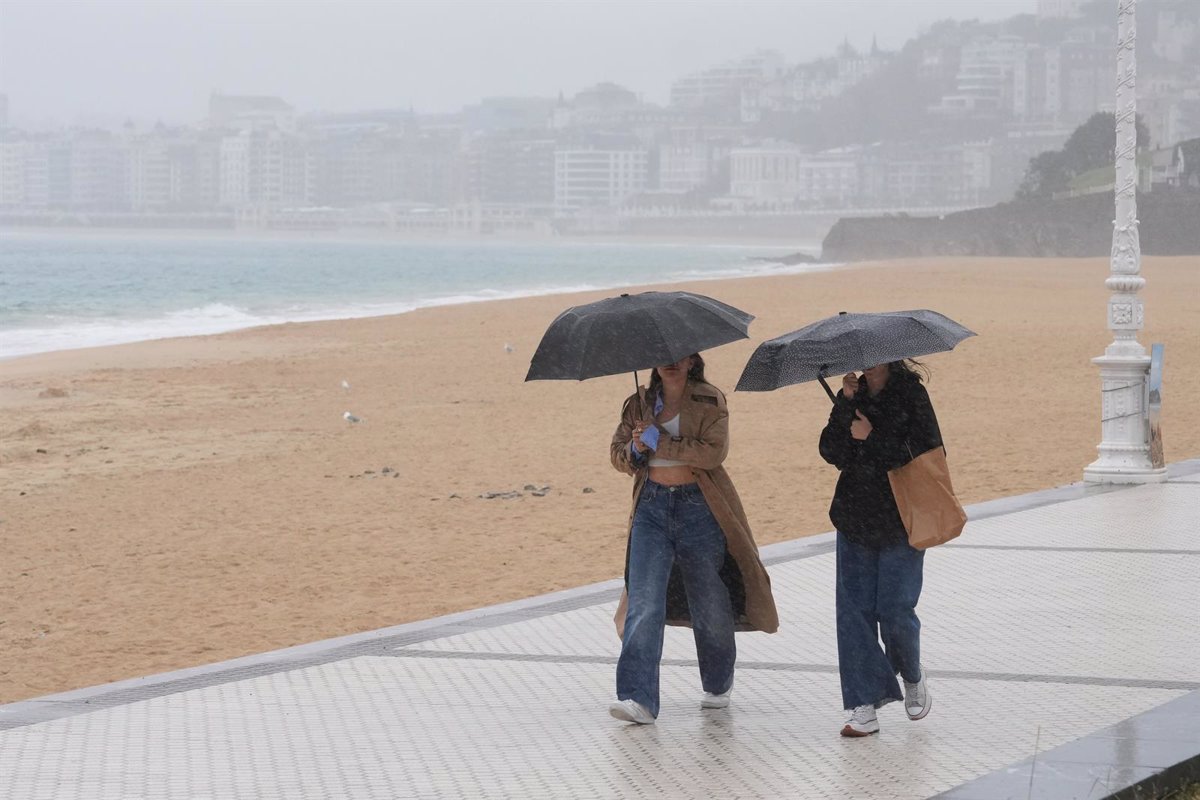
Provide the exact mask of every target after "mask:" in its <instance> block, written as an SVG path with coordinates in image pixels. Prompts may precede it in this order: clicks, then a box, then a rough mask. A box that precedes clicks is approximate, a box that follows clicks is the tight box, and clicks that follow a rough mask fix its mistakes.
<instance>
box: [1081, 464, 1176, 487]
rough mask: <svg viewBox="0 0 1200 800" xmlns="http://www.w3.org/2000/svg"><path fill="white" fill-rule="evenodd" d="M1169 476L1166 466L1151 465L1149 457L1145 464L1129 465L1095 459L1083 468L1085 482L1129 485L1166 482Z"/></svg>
mask: <svg viewBox="0 0 1200 800" xmlns="http://www.w3.org/2000/svg"><path fill="white" fill-rule="evenodd" d="M1167 477H1168V476H1167V469H1166V467H1158V468H1155V467H1153V466H1151V465H1150V459H1149V458H1148V457H1147V458H1146V463H1145V464H1144V465H1142V464H1136V463H1135V464H1130V465H1129V466H1119V465H1116V464H1112V463H1111V462H1110V463H1103V464H1102V463H1101V462H1100V461H1095V462H1093V463H1091V464H1089V465H1088V466H1087V467H1085V468H1084V470H1083V480H1084V483H1109V484H1128V485H1133V484H1143V483H1166V481H1167Z"/></svg>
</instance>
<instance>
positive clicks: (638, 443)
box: [632, 420, 650, 455]
mask: <svg viewBox="0 0 1200 800" xmlns="http://www.w3.org/2000/svg"><path fill="white" fill-rule="evenodd" d="M644 430H646V423H644V422H642V421H641V420H638V422H637V423H635V424H634V426H633V440H632V441H633V449H634V450H637V451H638V452H639V453H641V454H643V455H644V454H645V453H646V451H647V450H649V449H650V448H649V447H647V446H646V443H645V442H643V441H642V431H644Z"/></svg>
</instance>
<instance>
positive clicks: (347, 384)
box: [342, 380, 350, 392]
mask: <svg viewBox="0 0 1200 800" xmlns="http://www.w3.org/2000/svg"><path fill="white" fill-rule="evenodd" d="M342 388H343V389H345V390H346V391H347V392H348V391H350V381H348V380H343V381H342Z"/></svg>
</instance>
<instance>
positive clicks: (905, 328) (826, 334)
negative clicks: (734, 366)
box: [737, 309, 975, 392]
mask: <svg viewBox="0 0 1200 800" xmlns="http://www.w3.org/2000/svg"><path fill="white" fill-rule="evenodd" d="M974 335H975V333H974V331H970V330H968V329H966V328H964V327H963V326H962V325H959V324H958V323H957V322H955V321H954V320H952V319H950V318H949V317H945V316H943V315H941V314H939V313H937V312H936V311H929V310H928V309H921V310H917V311H886V312H882V313H877V314H847V313H846V312H844V311H843V312H842V313H841V314H838V315H837V316H834V317H826V318H825V319H823V320H821V321H820V322H814V323H813V324H812V325H808V326H806V327H804V328H801V329H800V330H798V331H792V332H791V333H787V334H784V335H783V336H778V337H776V338H774V339H770V340H768V341H765V342H763V343H762V344H760V345H759V346H758V349H756V350H755V351H754V354H753V355H751V356H750V360H749V361H748V362H747V363H746V368H745V369H744V370H742V377H741V378H740V379H739V380H738V384H737V389H738V390H739V391H743V392H769V391H771V390H772V389H778V388H779V387H781V386H790V385H791V384H793V383H803V382H804V381H812V380H821V382H822V384H824V380H823V379H824V377H825V376H826V375H841V374H843V373H846V372H858V371H859V370H864V369H867V368H869V367H873V366H875V365H877V364H886V363H889V362H892V361H900V360H901V359H905V358H915V357H917V356H923V355H928V354H929V353H940V352H943V351H946V350H951V349H953V347H954V345H956V344H958V343H959V342H961V341H962V340H963V339H966V338H967V337H968V336H974ZM825 390H826V391H827V392H828V391H829V388H828V386H826V387H825Z"/></svg>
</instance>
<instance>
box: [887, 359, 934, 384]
mask: <svg viewBox="0 0 1200 800" xmlns="http://www.w3.org/2000/svg"><path fill="white" fill-rule="evenodd" d="M888 372H889V373H890V374H891V375H894V376H896V377H899V378H909V379H911V380H915V381H918V382H920V381H928V380H929V377H930V375H931V374H932V373H931V372H930V371H929V367H927V366H925V365H924V364H923V363H921V362H920V361H917V360H916V359H915V358H903V359H901V360H899V361H892V362H890V363H889V364H888Z"/></svg>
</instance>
